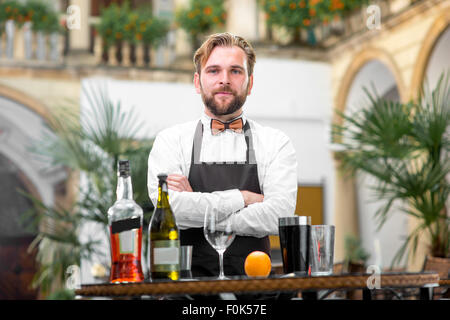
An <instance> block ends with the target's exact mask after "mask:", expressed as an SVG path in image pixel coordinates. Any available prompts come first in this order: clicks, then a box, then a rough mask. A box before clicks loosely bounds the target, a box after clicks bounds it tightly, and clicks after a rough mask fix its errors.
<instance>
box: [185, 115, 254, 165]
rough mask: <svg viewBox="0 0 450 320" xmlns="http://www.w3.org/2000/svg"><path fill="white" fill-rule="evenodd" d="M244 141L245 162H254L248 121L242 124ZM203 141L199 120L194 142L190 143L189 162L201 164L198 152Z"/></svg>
mask: <svg viewBox="0 0 450 320" xmlns="http://www.w3.org/2000/svg"><path fill="white" fill-rule="evenodd" d="M243 129H244V135H245V143H246V144H247V152H246V160H245V163H246V164H256V157H255V149H254V148H253V136H252V132H251V129H250V124H249V123H248V121H246V122H245V125H244V128H243ZM202 141H203V124H202V121H201V120H199V121H198V124H197V127H196V128H195V133H194V143H193V144H192V155H191V163H195V164H201V162H200V152H201V150H202Z"/></svg>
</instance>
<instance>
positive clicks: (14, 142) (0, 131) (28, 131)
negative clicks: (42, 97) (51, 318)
mask: <svg viewBox="0 0 450 320" xmlns="http://www.w3.org/2000/svg"><path fill="white" fill-rule="evenodd" d="M0 109H1V110H2V112H1V114H0V193H1V194H0V204H1V205H0V207H1V208H0V225H1V226H0V299H34V298H37V297H38V291H37V290H32V289H30V284H31V281H32V278H33V276H34V275H35V272H36V271H37V266H36V263H35V253H32V254H30V253H29V252H28V247H29V245H30V243H31V241H33V239H34V238H35V235H36V232H37V229H35V230H34V231H33V230H29V229H28V228H27V227H28V226H29V225H30V221H26V220H25V221H23V218H24V216H25V215H24V212H26V211H27V210H29V209H31V208H32V202H31V200H30V199H29V198H27V197H26V196H24V195H23V194H21V193H20V192H19V190H23V191H24V192H25V193H28V194H31V195H33V197H35V198H37V199H39V200H40V201H42V202H43V203H45V204H46V205H53V203H54V199H55V197H56V196H57V193H56V192H55V190H56V187H57V186H58V184H60V183H61V181H65V179H66V176H67V174H66V173H65V171H64V170H63V169H62V168H56V167H54V166H52V165H49V164H48V163H45V162H43V161H42V160H40V159H38V158H37V157H36V155H35V154H33V153H32V152H30V149H29V147H30V146H31V145H33V141H34V140H35V139H38V138H39V137H41V136H42V133H43V131H44V130H48V129H46V119H45V118H44V115H45V108H43V107H42V105H41V104H39V103H38V102H35V101H34V100H33V99H32V98H30V97H29V96H27V95H26V94H24V93H21V92H18V91H16V90H13V89H10V88H6V87H4V86H0ZM21 222H24V224H23V223H21Z"/></svg>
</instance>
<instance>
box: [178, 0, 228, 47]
mask: <svg viewBox="0 0 450 320" xmlns="http://www.w3.org/2000/svg"><path fill="white" fill-rule="evenodd" d="M226 17H227V15H226V12H225V8H224V5H223V1H222V0H190V2H189V6H188V7H187V8H182V9H180V10H178V11H177V13H176V23H177V24H178V25H179V26H180V27H181V28H182V29H184V30H185V31H186V32H187V34H188V35H189V37H190V40H191V44H192V50H193V51H195V50H197V48H198V47H199V46H200V43H201V37H202V36H204V35H206V34H207V33H210V32H211V31H212V30H213V29H214V28H223V27H224V25H225V21H226Z"/></svg>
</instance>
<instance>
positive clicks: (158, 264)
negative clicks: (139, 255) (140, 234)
mask: <svg viewBox="0 0 450 320" xmlns="http://www.w3.org/2000/svg"><path fill="white" fill-rule="evenodd" d="M152 243H153V262H152V265H153V266H154V270H153V271H155V272H165V271H172V270H175V269H179V265H180V240H156V241H153V242H152Z"/></svg>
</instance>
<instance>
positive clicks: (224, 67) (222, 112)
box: [194, 46, 253, 119]
mask: <svg viewBox="0 0 450 320" xmlns="http://www.w3.org/2000/svg"><path fill="white" fill-rule="evenodd" d="M194 84H195V88H196V91H197V93H199V94H201V95H202V100H203V103H204V104H205V107H206V108H207V111H209V112H210V113H211V114H212V115H214V116H217V117H221V118H224V116H225V118H230V119H231V118H232V117H234V116H237V115H239V114H240V113H241V108H242V106H243V105H244V103H245V100H246V99H247V95H249V94H250V92H251V89H252V86H253V75H251V76H250V77H249V76H248V70H247V56H246V54H245V52H244V50H242V49H241V48H239V47H237V46H234V47H215V48H214V49H213V51H212V52H211V55H210V56H209V58H208V60H207V61H206V63H205V65H203V66H202V69H201V74H200V75H199V74H198V73H195V76H194ZM227 115H230V117H226V116H227Z"/></svg>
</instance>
